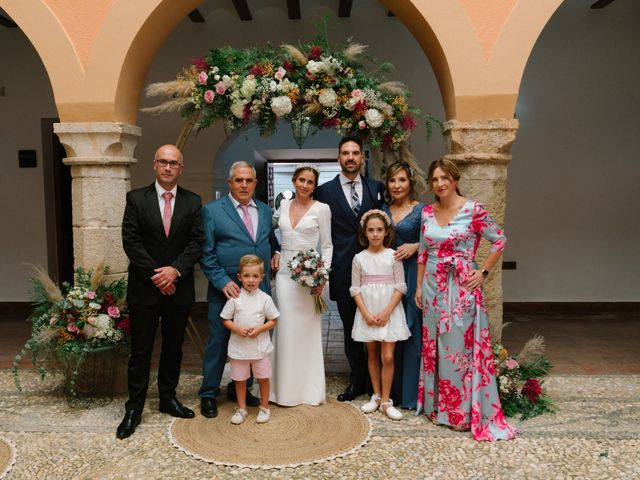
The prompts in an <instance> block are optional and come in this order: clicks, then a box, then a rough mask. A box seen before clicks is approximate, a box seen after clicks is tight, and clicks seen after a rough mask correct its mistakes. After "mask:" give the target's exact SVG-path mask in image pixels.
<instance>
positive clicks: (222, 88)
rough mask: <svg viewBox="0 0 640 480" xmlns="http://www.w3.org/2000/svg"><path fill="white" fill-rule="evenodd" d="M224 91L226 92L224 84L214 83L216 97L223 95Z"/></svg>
mask: <svg viewBox="0 0 640 480" xmlns="http://www.w3.org/2000/svg"><path fill="white" fill-rule="evenodd" d="M226 91H227V86H226V85H225V84H224V82H222V81H220V82H218V83H216V93H217V94H218V95H224V92H226Z"/></svg>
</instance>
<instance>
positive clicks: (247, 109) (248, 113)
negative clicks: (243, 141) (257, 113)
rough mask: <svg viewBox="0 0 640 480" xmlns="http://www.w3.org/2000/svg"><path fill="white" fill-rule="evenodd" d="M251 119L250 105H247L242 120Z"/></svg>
mask: <svg viewBox="0 0 640 480" xmlns="http://www.w3.org/2000/svg"><path fill="white" fill-rule="evenodd" d="M250 118H251V104H250V103H248V104H246V105H245V106H244V119H245V120H249V119H250Z"/></svg>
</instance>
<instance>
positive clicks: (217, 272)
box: [200, 195, 280, 303]
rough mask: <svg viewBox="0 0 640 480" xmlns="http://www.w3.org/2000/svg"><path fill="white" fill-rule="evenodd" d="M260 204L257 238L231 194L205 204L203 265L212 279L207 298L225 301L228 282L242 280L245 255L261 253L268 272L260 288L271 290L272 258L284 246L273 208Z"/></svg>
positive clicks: (208, 276)
mask: <svg viewBox="0 0 640 480" xmlns="http://www.w3.org/2000/svg"><path fill="white" fill-rule="evenodd" d="M255 202H256V205H257V206H258V231H257V232H256V239H255V240H253V238H251V235H250V234H249V232H248V231H247V227H246V226H245V225H244V223H243V221H242V219H241V218H240V215H238V212H237V211H236V209H235V208H234V206H233V203H232V202H231V199H230V198H229V196H228V195H226V196H224V197H223V198H221V199H220V200H215V201H213V202H209V203H207V204H206V205H205V206H204V207H203V208H202V222H203V227H204V236H205V240H204V246H203V250H202V258H201V259H200V266H201V267H202V271H203V273H204V274H205V275H206V277H207V279H208V280H209V290H208V292H207V299H208V300H209V301H218V302H222V303H224V302H225V301H226V298H225V296H224V294H223V293H222V291H221V290H222V289H223V288H224V286H225V285H226V284H227V283H229V281H231V280H233V281H234V282H236V283H239V282H238V278H237V273H238V262H239V261H240V258H241V257H242V256H243V255H248V254H253V255H257V256H258V257H260V258H261V259H262V260H263V261H264V268H265V276H264V279H263V280H262V283H261V284H260V289H261V290H263V291H264V292H266V293H270V292H271V289H270V287H269V276H270V271H269V260H270V259H271V256H272V255H273V253H275V252H276V251H278V250H279V249H280V246H279V244H278V240H277V239H276V237H275V234H274V233H273V230H272V228H271V217H272V216H273V214H272V212H271V208H270V207H269V206H268V205H267V204H265V203H263V202H261V201H259V200H255Z"/></svg>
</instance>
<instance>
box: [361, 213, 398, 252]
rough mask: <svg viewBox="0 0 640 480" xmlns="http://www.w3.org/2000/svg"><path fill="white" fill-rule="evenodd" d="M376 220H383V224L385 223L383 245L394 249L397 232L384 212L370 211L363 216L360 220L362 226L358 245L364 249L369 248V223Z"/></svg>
mask: <svg viewBox="0 0 640 480" xmlns="http://www.w3.org/2000/svg"><path fill="white" fill-rule="evenodd" d="M374 218H376V219H378V220H382V223H384V229H385V232H384V241H383V242H382V245H384V246H385V247H387V248H391V247H393V246H394V245H395V243H396V232H395V230H394V229H393V225H392V224H391V219H390V218H389V215H387V214H386V213H384V212H383V211H382V210H369V211H368V212H366V213H365V214H364V215H362V218H361V219H360V226H359V227H358V243H359V244H360V246H362V247H364V248H367V247H368V246H369V239H368V238H367V223H369V221H370V220H372V219H374Z"/></svg>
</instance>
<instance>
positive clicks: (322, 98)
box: [318, 88, 338, 107]
mask: <svg viewBox="0 0 640 480" xmlns="http://www.w3.org/2000/svg"><path fill="white" fill-rule="evenodd" d="M337 100H338V95H336V92H334V91H333V89H332V88H323V89H322V90H320V95H318V101H319V102H320V105H322V106H323V107H335V106H336V101H337Z"/></svg>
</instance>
